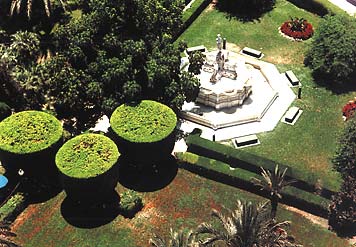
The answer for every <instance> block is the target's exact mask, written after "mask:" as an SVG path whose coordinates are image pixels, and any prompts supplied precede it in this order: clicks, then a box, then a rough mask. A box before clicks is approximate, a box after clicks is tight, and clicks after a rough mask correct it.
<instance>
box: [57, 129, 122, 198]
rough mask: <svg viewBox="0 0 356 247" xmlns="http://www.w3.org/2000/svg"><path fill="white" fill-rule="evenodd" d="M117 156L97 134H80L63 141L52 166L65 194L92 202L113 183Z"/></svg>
mask: <svg viewBox="0 0 356 247" xmlns="http://www.w3.org/2000/svg"><path fill="white" fill-rule="evenodd" d="M119 156H120V153H119V151H118V149H117V146H116V145H115V143H114V142H113V141H112V140H111V139H109V138H108V137H106V136H104V135H100V134H82V135H79V136H76V137H74V138H72V139H70V140H69V141H67V142H66V143H64V145H63V146H62V147H61V148H60V149H59V150H58V152H57V154H56V165H57V168H58V170H59V171H60V173H61V182H62V185H63V188H64V190H65V191H66V193H67V196H68V197H69V198H71V199H72V200H74V201H79V202H81V201H85V202H93V201H96V200H100V199H102V198H105V197H106V196H107V195H109V194H110V193H111V192H112V191H113V190H114V188H115V186H116V184H117V175H118V174H117V169H116V164H117V161H118V159H119Z"/></svg>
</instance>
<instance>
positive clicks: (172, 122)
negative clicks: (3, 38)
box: [110, 100, 177, 143]
mask: <svg viewBox="0 0 356 247" xmlns="http://www.w3.org/2000/svg"><path fill="white" fill-rule="evenodd" d="M110 124H111V128H112V129H113V130H114V132H115V133H116V134H117V135H118V136H120V137H121V138H123V139H125V140H127V141H130V142H138V143H147V142H156V141H160V140H162V139H164V138H166V137H167V136H169V135H170V134H171V133H172V132H173V131H174V129H175V127H176V124H177V117H176V114H175V113H174V112H173V110H172V109H170V108H169V107H168V106H166V105H163V104H161V103H158V102H155V101H151V100H142V101H141V102H140V103H139V104H137V105H128V104H123V105H121V106H119V107H118V108H117V109H116V110H115V111H114V113H113V114H112V116H111V118H110Z"/></svg>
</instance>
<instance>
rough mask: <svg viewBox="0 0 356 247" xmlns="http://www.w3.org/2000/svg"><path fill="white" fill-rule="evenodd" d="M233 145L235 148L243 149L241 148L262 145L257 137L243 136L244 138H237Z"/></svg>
mask: <svg viewBox="0 0 356 247" xmlns="http://www.w3.org/2000/svg"><path fill="white" fill-rule="evenodd" d="M233 143H234V146H235V148H241V147H246V146H252V145H257V144H260V142H259V140H258V138H257V136H256V135H248V136H242V137H238V138H235V139H234V140H233Z"/></svg>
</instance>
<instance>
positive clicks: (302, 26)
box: [281, 18, 314, 40]
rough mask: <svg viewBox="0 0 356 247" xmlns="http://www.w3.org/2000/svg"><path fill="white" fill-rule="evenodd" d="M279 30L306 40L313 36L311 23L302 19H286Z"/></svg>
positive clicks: (295, 37)
mask: <svg viewBox="0 0 356 247" xmlns="http://www.w3.org/2000/svg"><path fill="white" fill-rule="evenodd" d="M281 32H282V33H284V34H285V35H287V36H289V37H292V38H293V39H299V40H307V39H309V38H310V37H311V36H313V33H314V29H313V26H312V24H310V23H309V22H307V21H306V20H304V19H298V18H296V19H292V20H289V21H286V22H284V23H283V24H282V26H281Z"/></svg>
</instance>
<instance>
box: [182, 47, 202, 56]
mask: <svg viewBox="0 0 356 247" xmlns="http://www.w3.org/2000/svg"><path fill="white" fill-rule="evenodd" d="M186 51H187V54H188V55H190V54H191V53H192V52H195V51H201V52H206V47H205V46H203V45H198V46H193V47H188V48H187V49H186Z"/></svg>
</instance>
